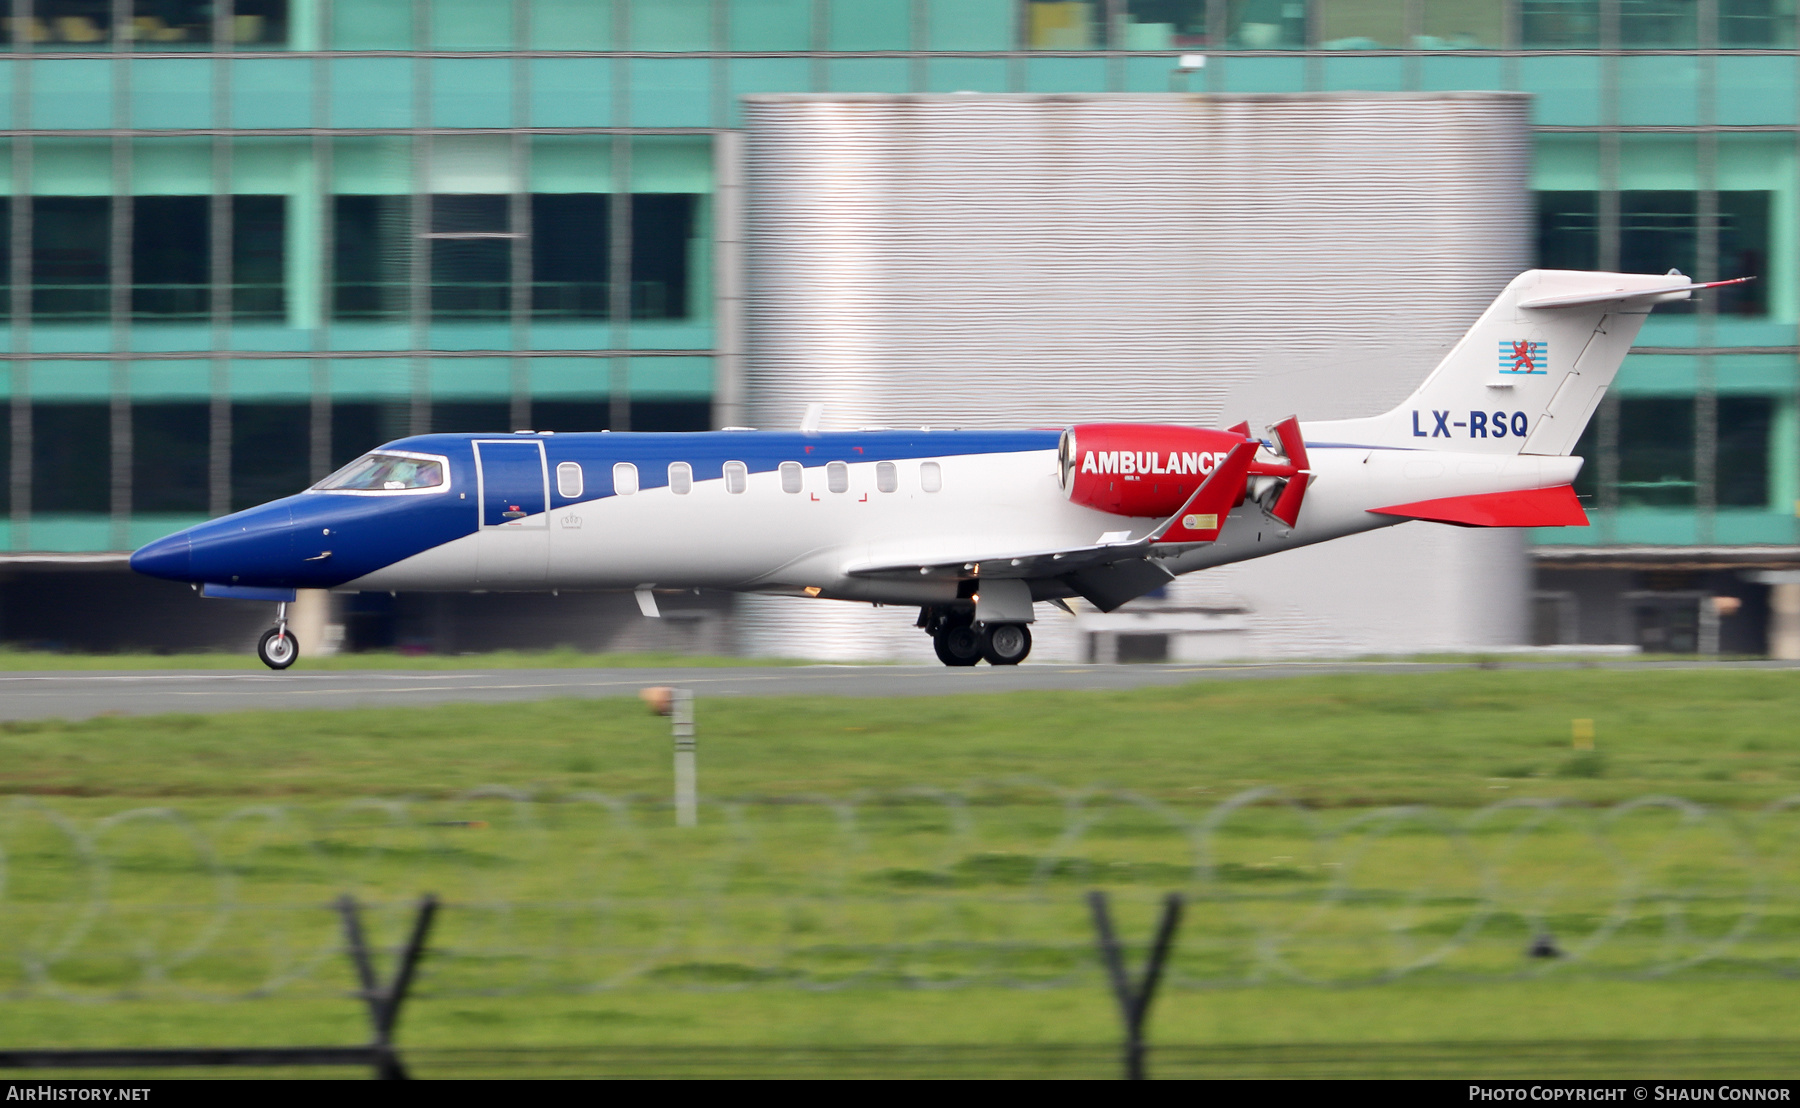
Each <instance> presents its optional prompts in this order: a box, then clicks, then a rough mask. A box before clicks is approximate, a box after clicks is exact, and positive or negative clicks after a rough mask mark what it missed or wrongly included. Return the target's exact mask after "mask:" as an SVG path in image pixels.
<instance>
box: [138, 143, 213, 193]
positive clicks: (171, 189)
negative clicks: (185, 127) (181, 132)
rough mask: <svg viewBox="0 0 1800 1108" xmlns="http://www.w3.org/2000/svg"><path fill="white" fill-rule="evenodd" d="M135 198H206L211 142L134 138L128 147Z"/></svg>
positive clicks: (210, 180)
mask: <svg viewBox="0 0 1800 1108" xmlns="http://www.w3.org/2000/svg"><path fill="white" fill-rule="evenodd" d="M131 191H132V193H133V194H134V195H136V196H205V195H207V194H209V193H211V192H212V191H213V156H212V142H211V141H210V140H208V139H204V138H166V139H136V140H134V141H133V142H132V144H131Z"/></svg>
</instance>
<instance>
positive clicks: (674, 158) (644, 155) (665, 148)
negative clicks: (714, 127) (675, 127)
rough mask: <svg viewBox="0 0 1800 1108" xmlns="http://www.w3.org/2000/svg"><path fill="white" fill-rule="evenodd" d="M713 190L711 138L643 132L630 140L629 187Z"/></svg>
mask: <svg viewBox="0 0 1800 1108" xmlns="http://www.w3.org/2000/svg"><path fill="white" fill-rule="evenodd" d="M712 190H713V154H712V139H711V138H709V137H707V136H705V135H643V136H639V137H637V138H634V139H632V140H631V191H632V192H633V193H645V192H679V193H693V194H696V195H699V194H703V193H710V192H711V191H712Z"/></svg>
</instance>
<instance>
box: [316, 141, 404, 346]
mask: <svg viewBox="0 0 1800 1108" xmlns="http://www.w3.org/2000/svg"><path fill="white" fill-rule="evenodd" d="M412 161H413V149H412V140H411V139H409V138H404V137H399V136H353V137H345V138H338V139H334V140H332V157H331V176H332V192H333V194H334V195H333V196H332V197H331V198H330V204H329V205H328V207H327V208H326V211H325V213H324V224H325V230H326V233H327V236H328V238H327V241H328V243H329V244H330V245H329V249H330V251H331V261H332V265H331V272H332V280H333V287H332V289H331V292H330V295H329V297H328V298H327V299H328V301H329V304H330V308H331V313H332V316H333V317H334V318H335V319H338V320H345V321H352V322H353V323H371V322H381V321H395V320H401V319H404V318H405V317H406V313H407V294H408V290H409V287H410V283H409V277H410V274H411V265H412V256H413V249H414V244H415V239H414V237H413V229H412V191H413V170H412ZM333 333H334V336H335V337H334V341H358V345H364V344H365V343H366V342H367V341H368V339H367V338H365V337H364V336H355V337H354V338H352V337H350V336H339V335H336V329H334V332H333ZM359 340H360V341H359Z"/></svg>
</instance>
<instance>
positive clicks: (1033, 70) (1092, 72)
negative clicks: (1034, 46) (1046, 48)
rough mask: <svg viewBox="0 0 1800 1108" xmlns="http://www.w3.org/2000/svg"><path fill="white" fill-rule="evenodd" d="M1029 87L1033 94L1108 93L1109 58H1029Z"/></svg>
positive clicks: (1027, 60) (1027, 63)
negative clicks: (1107, 66)
mask: <svg viewBox="0 0 1800 1108" xmlns="http://www.w3.org/2000/svg"><path fill="white" fill-rule="evenodd" d="M1025 88H1026V89H1027V90H1028V91H1030V92H1105V91H1106V59H1105V58H1028V59H1026V61H1025Z"/></svg>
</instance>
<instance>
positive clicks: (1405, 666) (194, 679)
mask: <svg viewBox="0 0 1800 1108" xmlns="http://www.w3.org/2000/svg"><path fill="white" fill-rule="evenodd" d="M1583 664H1585V665H1596V664H1597V665H1599V666H1601V667H1603V668H1607V669H1646V668H1650V669H1696V668H1709V669H1711V668H1718V669H1739V668H1754V669H1766V668H1773V669H1788V670H1800V665H1797V664H1796V663H1793V662H1702V661H1698V660H1695V661H1692V662H1627V661H1607V662H1600V663H1591V662H1590V663H1580V662H1572V661H1516V662H1514V661H1508V662H1500V663H1487V664H1486V668H1495V667H1496V666H1497V667H1499V668H1505V669H1568V668H1573V667H1575V666H1579V665H1583ZM1471 668H1474V664H1473V663H1467V662H1280V663H1266V664H1256V663H1234V664H1225V665H1180V664H1175V665H1132V666H1064V665H1048V664H1046V665H1023V666H1018V667H1014V668H992V667H989V666H976V667H973V668H970V669H946V668H944V667H942V666H793V667H767V668H761V667H757V668H750V667H746V668H697V667H696V668H680V669H675V668H669V669H466V670H425V671H412V672H408V671H404V670H399V671H396V670H367V671H363V670H342V671H314V672H307V671H300V672H292V671H290V672H287V673H267V672H250V673H243V672H234V671H229V670H210V671H209V670H129V671H94V670H90V671H60V672H35V673H0V720H24V719H56V718H60V719H85V718H88V717H91V716H99V715H154V714H158V713H163V712H203V713H211V712H241V711H250V710H255V709H266V710H275V711H297V710H306V709H314V708H357V707H374V706H395V705H400V706H405V705H419V706H425V705H437V704H453V703H481V704H498V703H508V702H515V701H526V700H546V699H549V698H552V697H607V696H632V695H635V694H636V693H637V691H638V690H639V689H641V688H644V687H645V686H647V685H677V686H680V687H682V688H690V689H693V690H694V693H695V695H696V696H703V697H704V696H946V695H952V694H957V693H1002V692H1033V691H1049V690H1093V689H1133V688H1142V687H1145V686H1155V685H1181V684H1187V683H1189V682H1193V681H1206V680H1244V679H1253V678H1254V679H1270V678H1283V677H1298V676H1303V675H1317V674H1332V673H1431V672H1441V671H1446V670H1457V669H1471Z"/></svg>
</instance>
